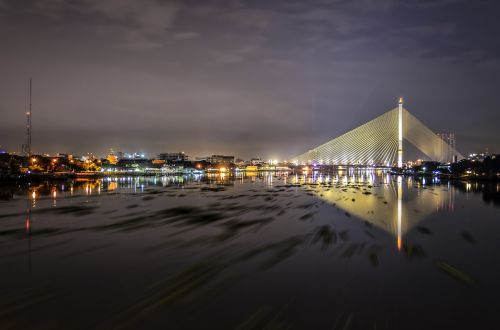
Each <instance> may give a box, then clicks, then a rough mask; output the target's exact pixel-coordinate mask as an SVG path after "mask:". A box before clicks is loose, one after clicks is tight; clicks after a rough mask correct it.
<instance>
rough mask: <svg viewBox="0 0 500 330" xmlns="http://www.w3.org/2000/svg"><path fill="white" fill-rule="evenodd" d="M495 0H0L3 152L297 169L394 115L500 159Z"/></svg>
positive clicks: (499, 29) (499, 27)
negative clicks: (27, 128)
mask: <svg viewBox="0 0 500 330" xmlns="http://www.w3.org/2000/svg"><path fill="white" fill-rule="evenodd" d="M499 13H500V3H499V2H498V1H495V0H491V1H487V0H475V1H467V0H400V1H397V0H373V1H371V0H359V1H355V0H331V1H328V0H311V1H293V0H282V1H279V0H276V1H274V0H251V1H250V0H248V1H244V0H240V1H230V0H203V1H201V0H200V1H194V0H183V1H163V0H141V1H138V0H22V1H20V0H0V145H2V146H3V148H5V149H7V150H9V151H20V146H21V144H22V143H23V140H24V129H23V124H24V120H25V118H24V113H25V112H26V109H27V107H28V97H27V95H28V87H27V86H28V79H29V77H30V76H31V77H33V82H34V90H33V104H34V105H33V126H34V128H33V138H34V143H33V148H34V151H35V152H38V153H54V152H67V153H73V154H83V153H87V152H94V153H97V154H106V153H107V152H108V151H109V148H113V149H114V150H123V151H128V152H133V151H141V152H145V153H147V154H149V155H155V154H156V153H158V152H161V151H164V152H165V151H169V152H171V151H185V152H186V153H188V154H189V155H192V156H202V155H208V154H212V153H222V154H224V153H228V154H235V155H236V156H237V157H243V158H249V157H253V156H260V157H262V158H264V159H268V158H292V157H293V156H295V155H296V154H299V153H302V152H303V151H306V150H307V149H309V148H311V147H314V146H316V145H318V144H320V143H323V142H325V141H327V140H329V139H331V138H333V137H336V136H337V135H339V134H341V133H344V132H346V131H348V130H350V129H352V128H354V127H356V126H358V125H359V124H362V123H364V122H366V121H368V120H370V119H372V118H374V117H376V116H378V115H380V114H382V113H383V112H385V111H387V110H389V109H392V108H393V107H395V106H396V102H397V98H398V97H399V96H400V95H403V96H404V97H405V99H406V103H405V104H406V108H407V109H408V110H410V111H411V112H412V113H413V114H414V115H415V116H417V118H419V119H420V120H422V121H423V122H424V123H426V124H427V125H428V126H429V127H430V128H431V129H433V130H434V131H436V132H454V133H456V135H457V148H458V149H459V150H460V151H461V152H463V153H468V152H472V151H483V150H484V148H486V147H488V148H489V150H490V152H500V134H499V130H498V126H499V123H500V91H499V86H500V38H499V37H498V35H499V33H500V23H499V22H500V21H499V20H498V17H499V15H500V14H499Z"/></svg>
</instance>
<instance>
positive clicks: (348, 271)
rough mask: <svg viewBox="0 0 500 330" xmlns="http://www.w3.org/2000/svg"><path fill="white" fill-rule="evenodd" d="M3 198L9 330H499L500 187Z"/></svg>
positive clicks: (280, 186) (375, 176)
mask: <svg viewBox="0 0 500 330" xmlns="http://www.w3.org/2000/svg"><path fill="white" fill-rule="evenodd" d="M0 191H1V196H2V200H1V201H0V328H2V329H4V328H14V329H16V328H17V329H26V328H43V329H52V328H80V329H88V328H102V329H108V328H121V327H125V328H141V329H144V328H161V329H263V328H265V329H288V328H294V329H295V328H297V329H457V328H465V329H498V328H500V322H499V321H500V208H499V206H500V186H499V185H497V184H481V183H456V184H450V183H443V182H441V183H440V182H436V181H434V182H433V181H432V180H427V182H425V181H416V180H415V179H411V178H401V177H391V176H389V175H387V174H384V173H381V172H374V171H365V172H359V173H357V172H352V171H351V172H340V173H332V174H330V175H315V176H308V177H304V176H288V177H287V176H264V177H245V178H241V177H240V178H228V177H213V178H200V177H191V178H182V177H165V178H109V179H104V180H99V181H82V182H48V183H43V184H31V185H30V186H28V185H25V186H23V185H20V186H2V187H1V189H0Z"/></svg>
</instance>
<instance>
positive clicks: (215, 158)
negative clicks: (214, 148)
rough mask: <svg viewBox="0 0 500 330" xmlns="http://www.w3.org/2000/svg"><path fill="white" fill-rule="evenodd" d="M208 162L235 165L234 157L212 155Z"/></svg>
mask: <svg viewBox="0 0 500 330" xmlns="http://www.w3.org/2000/svg"><path fill="white" fill-rule="evenodd" d="M207 162H209V163H212V164H232V163H234V156H224V155H212V156H210V157H207Z"/></svg>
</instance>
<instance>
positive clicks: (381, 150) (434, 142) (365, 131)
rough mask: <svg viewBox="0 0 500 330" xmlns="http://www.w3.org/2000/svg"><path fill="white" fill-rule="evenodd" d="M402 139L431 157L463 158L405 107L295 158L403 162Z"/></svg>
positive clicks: (305, 160)
mask: <svg viewBox="0 0 500 330" xmlns="http://www.w3.org/2000/svg"><path fill="white" fill-rule="evenodd" d="M403 140H406V141H407V142H409V143H411V144H412V145H413V146H414V147H415V148H416V149H418V150H419V151H420V152H422V153H423V154H424V155H426V156H427V157H428V158H429V159H430V160H434V161H438V162H441V163H448V162H452V161H453V159H450V158H451V157H450V155H455V156H456V158H457V159H459V160H460V159H462V158H464V157H463V156H462V155H461V154H460V153H458V152H457V151H456V150H454V149H453V148H452V146H450V145H449V144H448V143H447V142H445V141H444V140H443V139H441V138H440V137H439V136H438V135H437V134H436V133H434V132H433V131H432V130H431V129H429V128H428V127H427V126H425V125H424V124H423V123H422V122H421V121H420V120H418V119H417V118H416V117H415V116H413V115H412V114H411V113H410V112H409V111H408V110H406V109H405V108H404V107H403V100H402V99H400V100H399V106H398V107H397V108H394V109H392V110H389V111H387V112H386V113H384V114H382V115H380V116H379V117H377V118H375V119H373V120H371V121H369V122H367V123H365V124H363V125H361V126H358V127H357V128H354V129H353V130H351V131H349V132H347V133H344V134H342V135H340V136H339V137H337V138H335V139H333V140H330V141H328V142H326V143H324V144H322V145H320V146H318V147H316V148H314V149H311V150H309V151H308V152H306V153H304V154H302V155H299V156H297V157H295V158H294V159H293V162H295V163H296V164H301V165H305V164H319V165H372V166H394V165H396V166H398V167H402V165H403V155H404V153H403Z"/></svg>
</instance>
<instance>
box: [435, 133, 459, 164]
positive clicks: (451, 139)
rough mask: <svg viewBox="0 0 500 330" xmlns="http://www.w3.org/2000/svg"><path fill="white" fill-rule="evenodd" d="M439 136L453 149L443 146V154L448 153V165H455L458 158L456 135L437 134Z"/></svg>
mask: <svg viewBox="0 0 500 330" xmlns="http://www.w3.org/2000/svg"><path fill="white" fill-rule="evenodd" d="M437 136H439V137H440V138H441V140H443V142H445V143H446V144H448V145H449V146H450V147H451V150H450V148H446V147H445V144H443V145H442V146H441V150H442V152H446V159H447V161H446V162H448V163H454V162H456V158H457V152H456V140H455V134H454V133H437Z"/></svg>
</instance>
